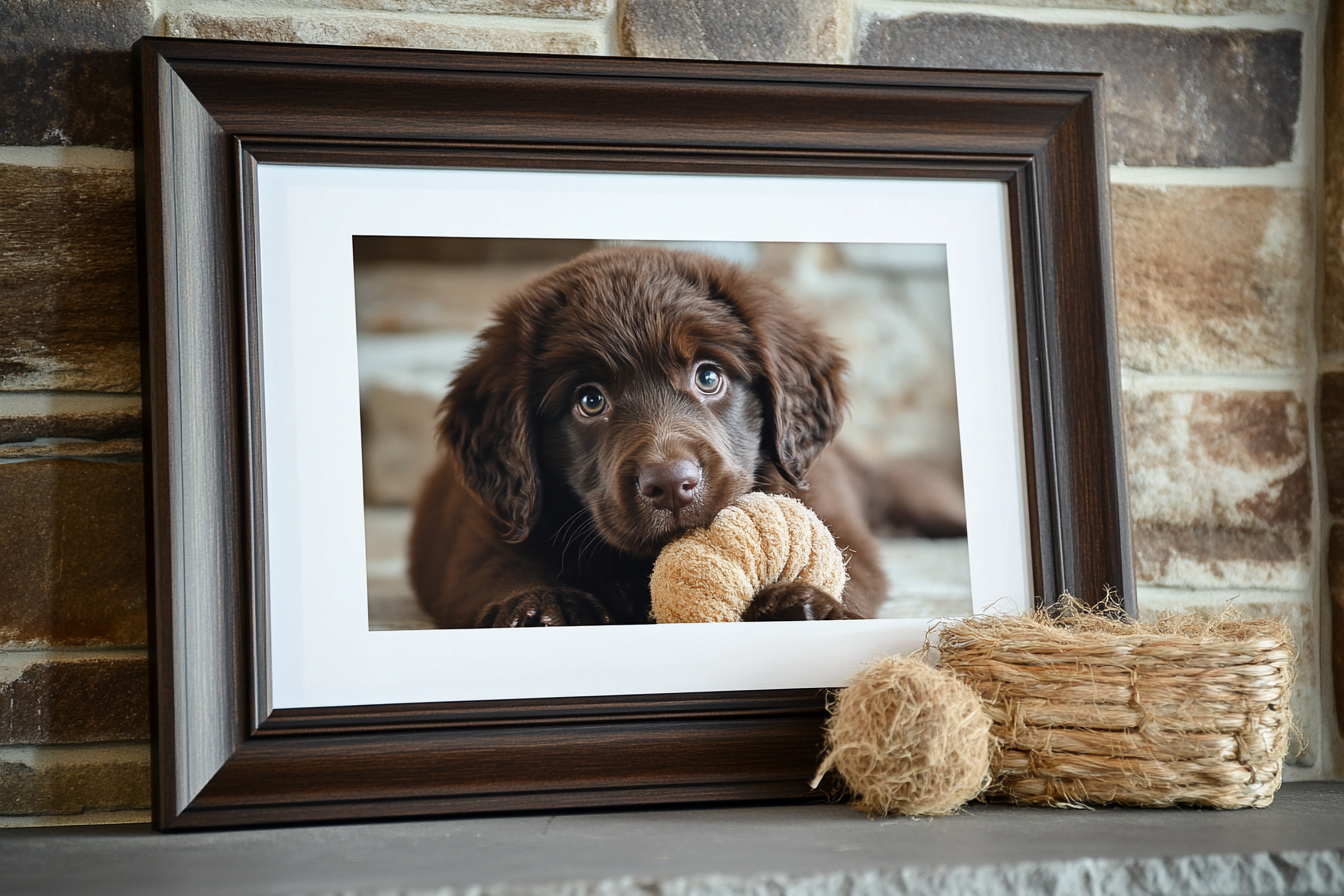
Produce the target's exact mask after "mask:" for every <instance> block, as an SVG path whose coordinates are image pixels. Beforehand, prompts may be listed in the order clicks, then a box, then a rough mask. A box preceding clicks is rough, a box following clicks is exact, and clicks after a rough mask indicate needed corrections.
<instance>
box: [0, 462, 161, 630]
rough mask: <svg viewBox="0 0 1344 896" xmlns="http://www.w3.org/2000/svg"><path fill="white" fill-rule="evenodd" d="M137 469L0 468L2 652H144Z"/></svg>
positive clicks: (78, 465) (91, 465)
mask: <svg viewBox="0 0 1344 896" xmlns="http://www.w3.org/2000/svg"><path fill="white" fill-rule="evenodd" d="M144 502H145V498H144V483H143V471H142V469H141V466H140V464H138V463H103V462H94V461H79V460H33V461H24V462H20V463H5V464H0V646H4V645H8V646H15V647H17V646H30V647H39V646H50V645H57V646H115V647H143V646H144V645H145V640H146V629H147V622H148V619H147V616H146V610H145V518H144V512H145V503H144Z"/></svg>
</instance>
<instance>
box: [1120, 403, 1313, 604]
mask: <svg viewBox="0 0 1344 896" xmlns="http://www.w3.org/2000/svg"><path fill="white" fill-rule="evenodd" d="M1307 417H1308V415H1307V409H1306V406H1305V405H1304V403H1303V402H1302V400H1301V398H1300V397H1298V396H1297V395H1294V394H1292V393H1289V392H1221V393H1214V392H1130V393H1128V394H1126V396H1125V444H1126V448H1127V453H1128V467H1129V495H1130V513H1131V519H1132V529H1133V538H1134V562H1135V571H1136V575H1137V578H1138V580H1139V581H1140V582H1141V583H1144V584H1161V585H1175V586H1184V587H1192V588H1228V587H1232V588H1235V587H1251V588H1279V589H1296V588H1301V587H1305V585H1306V581H1307V576H1308V570H1309V567H1310V561H1311V557H1310V547H1311V498H1312V481H1311V466H1310V458H1309V451H1308V445H1309V442H1308V434H1307Z"/></svg>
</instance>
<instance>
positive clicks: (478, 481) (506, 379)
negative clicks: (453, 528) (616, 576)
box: [439, 307, 541, 544]
mask: <svg viewBox="0 0 1344 896" xmlns="http://www.w3.org/2000/svg"><path fill="white" fill-rule="evenodd" d="M525 320H526V318H525V316H524V315H520V314H518V313H517V310H516V307H510V308H506V309H504V310H503V311H502V312H501V313H500V315H499V317H498V318H497V319H496V321H495V323H493V324H491V325H490V326H489V327H487V328H486V329H485V330H484V331H482V333H481V335H480V342H479V344H478V345H477V347H476V349H475V351H474V353H473V355H472V357H471V360H470V361H468V362H467V364H466V365H465V366H464V367H462V368H461V369H460V370H459V371H458V373H457V376H456V377H454V378H453V385H452V388H451V389H450V390H449V391H448V395H447V397H445V398H444V399H443V403H442V404H441V405H440V406H439V412H440V414H441V416H442V419H441V423H440V430H439V436H440V438H441V439H442V440H443V441H444V443H445V445H447V447H448V448H449V449H450V450H452V451H453V452H455V453H456V454H457V459H458V466H459V468H460V469H461V472H462V478H463V481H464V482H465V483H466V485H467V487H468V488H470V489H471V490H472V491H473V492H475V493H476V494H477V495H478V496H479V497H480V498H481V500H482V501H484V502H485V506H486V507H487V508H488V509H489V510H490V511H491V513H493V514H494V516H495V517H496V518H497V519H498V520H499V522H500V524H501V532H500V534H501V535H502V536H503V538H504V540H505V541H507V542H509V543H510V544H517V543H518V542H520V541H522V540H523V539H525V538H527V536H528V533H529V532H531V531H532V527H533V526H535V525H536V522H537V518H538V517H539V516H540V514H541V481H540V479H539V477H538V469H539V465H538V461H537V446H536V437H535V433H534V429H535V427H534V425H533V409H532V406H531V400H532V399H531V376H530V373H529V370H528V367H529V365H528V364H527V362H526V359H527V358H528V357H530V355H529V353H528V352H527V350H526V347H527V345H528V343H529V342H530V337H532V336H533V335H534V334H533V333H531V332H530V331H531V327H529V326H527V324H526V323H525Z"/></svg>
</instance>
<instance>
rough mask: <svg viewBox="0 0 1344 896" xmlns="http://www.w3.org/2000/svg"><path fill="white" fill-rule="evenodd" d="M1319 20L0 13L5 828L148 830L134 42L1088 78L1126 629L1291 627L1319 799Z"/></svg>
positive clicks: (135, 4)
mask: <svg viewBox="0 0 1344 896" xmlns="http://www.w3.org/2000/svg"><path fill="white" fill-rule="evenodd" d="M1323 2H1324V0H1018V2H1012V0H1007V2H1001V3H998V4H976V3H963V2H958V3H955V4H952V3H947V4H944V3H942V2H938V0H921V2H915V0H678V2H668V0H257V2H253V3H248V4H246V5H234V4H230V3H225V2H222V0H100V2H94V0H9V2H8V3H6V4H4V6H3V8H0V334H3V335H0V585H2V586H3V588H4V592H3V597H2V598H0V816H3V819H4V821H3V822H0V823H7V824H40V823H59V822H61V821H78V822H86V821H90V820H95V821H96V820H137V819H142V818H144V817H145V815H146V813H145V807H146V806H147V805H148V801H149V770H148V766H149V763H148V757H149V747H148V741H147V737H148V726H147V721H146V717H147V699H148V686H147V679H148V676H147V654H146V617H145V598H144V587H145V585H144V573H143V565H142V562H143V555H144V534H143V533H144V521H143V511H142V506H143V505H142V497H141V482H142V471H141V463H140V447H139V445H140V443H139V435H140V426H141V423H140V418H139V412H138V402H137V398H136V395H135V393H136V391H137V390H138V388H139V373H138V347H137V337H136V333H137V327H138V319H137V310H136V295H135V289H136V286H135V255H134V195H133V194H134V188H133V173H132V155H131V152H130V149H131V145H132V138H131V111H130V110H131V98H130V60H129V55H128V49H129V47H130V45H131V43H132V42H133V41H134V40H135V39H136V38H137V37H139V36H140V35H142V34H161V35H162V34H167V35H181V36H194V37H227V38H245V39H254V40H285V41H307V42H323V43H350V44H374V45H381V46H416V47H446V48H460V49H483V50H502V51H526V52H553V53H586V54H630V55H648V56H667V57H673V56H680V57H697V58H705V57H712V58H720V59H760V60H785V61H799V62H809V61H810V62H825V63H862V64H871V65H908V66H950V67H975V68H982V69H1004V68H1015V69H1075V70H1084V71H1101V72H1105V73H1106V75H1107V76H1108V80H1107V100H1106V111H1107V114H1108V126H1109V141H1108V142H1109V153H1110V160H1111V163H1112V168H1111V182H1112V196H1111V198H1112V213H1113V228H1114V251H1115V273H1116V285H1117V295H1118V305H1119V332H1120V347H1121V354H1122V360H1123V364H1124V373H1123V377H1124V380H1123V385H1124V394H1125V409H1126V430H1125V433H1126V440H1127V447H1128V451H1129V465H1130V477H1131V506H1132V509H1133V516H1134V546H1135V563H1136V565H1137V570H1138V578H1139V582H1140V590H1139V603H1140V606H1141V608H1142V610H1143V612H1144V613H1145V614H1150V613H1153V612H1156V611H1158V610H1161V609H1164V608H1169V607H1176V608H1186V607H1220V606H1222V604H1223V603H1224V601H1225V600H1227V599H1228V598H1231V597H1233V596H1240V601H1239V602H1240V603H1241V605H1242V606H1243V608H1245V609H1247V610H1249V611H1251V612H1257V613H1258V612H1266V613H1274V614H1279V615H1282V616H1284V617H1286V618H1288V619H1289V620H1290V621H1291V622H1292V623H1293V625H1294V627H1295V628H1296V630H1297V632H1298V634H1299V637H1300V639H1301V645H1300V646H1301V648H1302V661H1301V673H1300V686H1299V690H1298V693H1297V694H1296V697H1295V707H1296V709H1297V712H1298V714H1299V722H1300V724H1301V726H1302V730H1303V732H1304V734H1305V743H1304V744H1303V746H1302V749H1301V750H1300V751H1299V752H1298V753H1297V754H1296V755H1295V756H1294V758H1293V759H1292V762H1291V765H1290V767H1289V769H1288V776H1289V777H1290V778H1299V779H1300V778H1314V777H1332V776H1333V777H1338V776H1340V774H1341V773H1342V772H1344V742H1342V741H1341V739H1340V732H1339V727H1338V723H1337V719H1338V718H1341V717H1344V707H1340V708H1339V709H1338V710H1337V708H1336V702H1335V699H1334V698H1333V697H1332V696H1329V695H1332V694H1336V693H1344V692H1341V691H1339V690H1338V689H1337V688H1336V687H1335V684H1334V682H1335V679H1337V678H1344V669H1341V664H1344V636H1341V635H1340V634H1339V633H1340V632H1344V620H1340V619H1339V618H1338V617H1340V616H1341V615H1344V522H1337V521H1344V236H1341V225H1342V223H1344V222H1341V208H1344V203H1342V202H1341V201H1340V200H1341V195H1342V192H1341V191H1344V142H1342V141H1344V136H1342V135H1344V131H1341V127H1340V126H1341V123H1344V95H1341V91H1340V89H1339V87H1340V77H1341V76H1344V71H1341V69H1340V67H1339V66H1340V59H1339V55H1340V53H1341V47H1342V46H1344V44H1341V41H1340V39H1339V37H1338V35H1337V28H1338V25H1337V24H1332V25H1331V26H1330V27H1328V28H1327V27H1326V24H1325V21H1324V10H1323V8H1322V6H1321V5H1320V4H1321V3H1323ZM1327 37H1329V41H1328V42H1327V41H1326V38H1327ZM1323 46H1324V47H1325V51H1324V52H1323ZM1323 107H1324V109H1325V115H1324V138H1323V136H1322V133H1323V129H1322V114H1321V109H1322V108H1323ZM1325 138H1328V139H1325ZM1323 147H1324V150H1323V149H1322V148H1323ZM1322 170H1324V172H1325V184H1324V188H1322V174H1321V172H1322ZM1322 196H1324V199H1325V201H1323V202H1322V201H1320V199H1319V198H1318V197H1322ZM1322 233H1324V235H1325V236H1324V239H1322V238H1321V237H1320V235H1321V234H1322ZM1318 269H1320V270H1321V271H1323V273H1320V274H1318ZM1318 291H1319V292H1321V293H1322V294H1323V295H1324V299H1323V304H1321V306H1320V310H1319V311H1318V305H1317V295H1318ZM1317 321H1319V325H1318V324H1317ZM1318 381H1319V384H1320V385H1319V390H1318V386H1317V383H1318ZM1327 560H1328V561H1329V562H1327ZM1327 570H1330V571H1333V572H1334V575H1327ZM1332 597H1333V599H1332ZM1332 613H1333V614H1334V615H1335V616H1336V623H1335V624H1334V626H1333V629H1332V626H1331V614H1332ZM1332 630H1333V631H1334V632H1335V633H1336V634H1335V635H1334V636H1333V637H1334V640H1333V641H1332V640H1331V634H1330V633H1331V631H1332ZM1330 645H1333V656H1334V661H1333V663H1331V662H1330V660H1329V657H1330V656H1331V653H1330ZM1323 648H1325V649H1323ZM1332 665H1333V670H1332ZM1323 694H1324V695H1327V696H1326V697H1325V699H1323V698H1322V695H1323Z"/></svg>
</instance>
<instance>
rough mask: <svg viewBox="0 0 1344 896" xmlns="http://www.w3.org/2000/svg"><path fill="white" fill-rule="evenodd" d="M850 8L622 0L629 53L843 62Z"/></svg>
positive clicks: (768, 0) (805, 2)
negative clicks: (623, 1) (624, 0)
mask: <svg viewBox="0 0 1344 896" xmlns="http://www.w3.org/2000/svg"><path fill="white" fill-rule="evenodd" d="M849 16H850V13H849V11H848V7H847V5H846V4H844V3H841V2H839V0H683V2H678V3H665V2H661V0H626V2H625V3H624V4H623V5H622V7H621V13H620V25H619V30H620V38H621V51H622V52H623V53H625V54H626V55H629V56H659V57H664V58H680V59H736V60H755V61H759V62H845V61H848V60H846V59H844V58H843V57H844V55H845V50H846V47H845V46H844V44H845V43H846V42H847V41H846V40H845V35H846V34H847V32H848V30H849Z"/></svg>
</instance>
